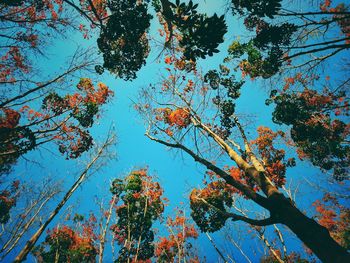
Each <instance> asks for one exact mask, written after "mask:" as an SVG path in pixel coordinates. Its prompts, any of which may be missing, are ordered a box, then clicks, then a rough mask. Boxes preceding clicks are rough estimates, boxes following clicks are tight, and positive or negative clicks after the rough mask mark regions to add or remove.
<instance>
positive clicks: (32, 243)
mask: <svg viewBox="0 0 350 263" xmlns="http://www.w3.org/2000/svg"><path fill="white" fill-rule="evenodd" d="M112 140H113V138H112V139H110V138H108V139H107V140H106V142H105V143H104V144H103V145H102V146H101V148H100V149H99V150H98V152H97V153H96V155H95V156H94V157H93V158H92V160H91V161H90V162H89V163H88V164H87V166H86V168H85V170H84V171H83V172H82V173H81V174H80V176H79V178H78V179H77V180H76V181H75V183H74V184H73V185H72V186H71V188H70V189H69V190H68V191H67V192H66V194H65V195H64V197H63V198H62V200H61V201H60V202H59V204H58V205H57V206H56V208H55V210H53V211H52V212H51V214H50V215H49V217H48V218H47V219H46V221H45V223H44V224H42V225H41V226H40V228H39V229H38V230H37V231H36V232H35V233H34V235H33V236H32V237H31V238H30V239H29V240H28V241H27V243H26V244H25V246H24V247H23V249H22V250H21V251H20V252H19V254H18V255H17V257H16V258H15V260H14V261H13V262H14V263H19V262H22V261H23V260H25V259H26V257H27V255H28V254H29V253H30V251H31V250H32V249H33V247H34V246H35V243H36V242H37V241H38V239H39V238H40V236H41V235H42V233H43V232H44V231H45V229H46V227H47V226H48V225H49V224H50V223H51V221H52V220H53V219H54V218H55V217H56V215H57V214H58V213H59V212H60V210H61V209H62V207H63V206H64V205H65V204H66V203H67V201H68V200H69V198H70V197H71V195H72V194H73V193H74V192H75V190H77V188H78V187H79V186H80V185H81V184H82V182H83V181H84V180H85V178H86V176H87V173H88V171H89V170H90V168H91V167H92V166H93V164H94V163H95V162H96V161H97V160H98V159H99V158H100V157H101V155H102V153H103V151H104V150H105V148H106V147H107V146H108V145H109V144H110V143H111V141H112Z"/></svg>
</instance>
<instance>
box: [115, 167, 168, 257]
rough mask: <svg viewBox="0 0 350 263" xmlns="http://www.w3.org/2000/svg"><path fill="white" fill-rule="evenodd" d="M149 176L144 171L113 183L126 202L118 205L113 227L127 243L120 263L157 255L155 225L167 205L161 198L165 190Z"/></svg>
mask: <svg viewBox="0 0 350 263" xmlns="http://www.w3.org/2000/svg"><path fill="white" fill-rule="evenodd" d="M149 179H150V178H149V177H147V175H145V171H144V170H140V171H134V172H132V173H131V174H129V175H128V176H127V177H126V178H125V179H124V180H120V179H116V180H114V181H113V183H112V186H111V189H110V191H111V192H112V194H114V195H117V196H118V197H119V198H120V200H122V201H123V204H122V205H120V206H119V207H118V208H117V216H118V220H117V223H116V224H115V225H113V226H112V230H113V231H114V233H115V237H116V239H117V241H118V243H119V244H120V245H124V246H123V247H122V248H121V249H120V251H119V255H118V259H117V261H116V262H128V261H129V260H132V259H134V258H135V256H136V255H137V257H138V260H147V259H149V258H151V257H152V256H153V255H154V243H153V241H154V232H153V230H152V225H153V223H154V221H155V220H157V219H158V218H159V216H160V215H161V214H162V212H163V209H164V207H163V203H162V201H161V199H160V196H161V194H162V190H161V189H160V187H159V185H158V183H153V182H151V181H148V180H149ZM156 191H157V192H156ZM125 242H126V243H125ZM125 244H126V245H125Z"/></svg>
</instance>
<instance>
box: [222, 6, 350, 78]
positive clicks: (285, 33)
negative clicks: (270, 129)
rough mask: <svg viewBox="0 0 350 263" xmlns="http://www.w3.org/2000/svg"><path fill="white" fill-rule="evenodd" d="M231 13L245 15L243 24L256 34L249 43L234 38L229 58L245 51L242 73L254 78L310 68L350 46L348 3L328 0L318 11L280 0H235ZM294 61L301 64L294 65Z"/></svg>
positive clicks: (237, 56) (241, 54) (344, 51)
mask: <svg viewBox="0 0 350 263" xmlns="http://www.w3.org/2000/svg"><path fill="white" fill-rule="evenodd" d="M232 12H233V14H239V15H242V16H243V17H244V25H245V27H246V28H247V30H249V31H251V32H252V34H253V36H252V37H251V39H250V40H249V41H248V42H246V43H241V42H239V41H234V42H233V43H232V45H231V46H230V49H229V53H230V56H229V58H228V59H236V58H241V57H242V56H243V55H244V54H246V55H247V58H243V59H240V61H239V67H240V68H241V70H242V74H244V75H250V76H251V77H253V78H254V77H258V76H261V77H263V78H270V77H271V76H273V75H275V74H276V73H278V72H279V71H281V70H282V69H286V68H288V67H289V66H290V68H298V69H299V70H302V69H303V70H310V69H313V68H315V67H316V66H318V65H319V64H320V63H322V62H324V61H325V60H327V59H330V58H332V57H333V56H335V55H336V54H338V53H343V54H345V53H346V51H347V50H348V49H349V48H350V45H349V32H350V31H349V17H350V13H349V7H348V6H347V5H346V4H345V3H337V4H333V3H332V1H328V0H327V1H324V2H323V3H321V4H320V9H319V10H316V11H314V10H309V9H307V11H306V12H299V11H294V10H289V9H288V7H287V6H286V7H285V6H283V3H282V1H281V0H276V1H269V3H266V2H265V1H260V0H257V1H236V0H232ZM292 18H293V19H292ZM330 27H331V28H332V30H329V28H330ZM334 27H337V28H335V29H334ZM254 31H255V32H254ZM254 33H255V34H254ZM309 56H310V57H309ZM302 57H303V59H301V58H302ZM292 60H295V61H296V63H300V64H299V65H298V64H296V65H292Z"/></svg>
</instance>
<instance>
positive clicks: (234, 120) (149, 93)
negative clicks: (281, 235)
mask: <svg viewBox="0 0 350 263" xmlns="http://www.w3.org/2000/svg"><path fill="white" fill-rule="evenodd" d="M175 59H176V58H174V60H175ZM171 64H172V63H171ZM216 77H217V76H216ZM219 77H220V78H219V81H220V82H219V87H218V86H217V85H216V82H215V81H213V78H209V77H208V78H207V81H208V82H209V83H208V84H207V83H205V79H206V78H203V77H201V75H200V73H199V72H197V71H194V72H191V73H189V74H187V75H185V74H184V72H183V71H181V69H179V67H178V66H177V65H176V64H174V66H173V68H172V69H169V75H168V77H166V78H164V79H163V82H162V84H161V85H162V86H163V88H160V87H159V88H157V87H154V88H152V89H148V90H143V92H142V98H143V101H142V102H141V103H140V104H139V105H138V106H137V109H138V110H139V112H140V113H141V114H142V116H143V117H144V119H145V121H146V124H147V126H148V128H147V132H146V136H148V137H149V138H150V139H151V140H153V141H155V142H158V143H161V144H163V145H165V146H167V147H170V148H174V149H178V150H180V151H183V152H185V153H187V154H188V155H189V156H191V157H192V158H193V159H194V161H196V162H198V163H200V164H202V165H203V166H204V167H206V168H207V169H208V170H209V171H210V172H212V173H213V177H214V178H213V179H215V178H216V177H217V178H218V179H216V180H217V182H214V183H212V184H213V185H208V187H209V186H210V187H214V189H216V190H215V191H209V192H208V193H206V194H204V192H203V193H202V192H196V191H195V192H192V194H191V206H192V209H193V213H194V214H193V215H194V220H195V221H196V223H197V224H199V226H200V227H201V228H202V231H216V230H218V229H220V228H221V227H222V226H223V225H224V223H225V221H226V220H228V219H230V220H233V221H244V222H246V223H248V224H251V225H255V226H268V225H273V224H276V223H281V224H284V225H286V226H287V227H288V228H289V229H291V230H292V231H293V232H294V233H295V234H296V235H297V236H298V238H299V239H301V240H302V241H303V242H304V244H306V245H307V246H308V247H309V248H310V249H311V250H312V251H313V252H314V253H315V254H316V255H317V256H318V257H319V258H320V259H321V260H323V261H326V262H331V261H337V262H342V261H344V260H346V259H348V258H349V254H348V253H347V252H346V250H345V249H344V248H343V247H341V246H340V245H339V244H338V243H337V242H336V241H334V240H333V239H332V238H331V236H330V234H329V232H328V231H327V229H325V228H324V227H322V226H321V225H319V224H318V223H317V222H316V221H314V220H313V219H310V218H308V217H307V216H306V215H305V214H303V213H302V212H301V211H300V210H299V209H298V208H297V207H296V205H295V204H294V203H293V202H292V201H291V200H290V199H289V198H288V197H286V196H285V195H284V194H283V192H281V190H280V188H281V187H282V186H283V185H284V183H285V178H284V177H285V171H286V169H287V167H288V166H292V165H294V161H293V160H292V159H288V158H286V156H285V151H284V150H283V149H278V148H277V147H276V146H275V139H276V137H277V136H282V137H283V136H284V133H282V132H277V133H276V132H273V131H272V130H271V129H269V128H263V127H262V128H260V136H259V137H258V138H257V139H256V140H255V141H253V142H249V140H248V138H247V135H246V132H245V130H244V128H243V126H242V125H241V123H240V122H239V119H238V117H237V114H236V113H235V107H234V102H233V99H236V98H237V97H239V88H240V87H241V83H240V82H237V81H235V79H234V77H233V76H230V71H229V70H228V68H227V67H225V66H221V75H220V76H219ZM213 83H215V85H213ZM210 85H213V86H212V89H213V91H211V90H209V86H210ZM217 94H218V95H221V96H218V95H217ZM164 105H165V106H166V108H159V107H164ZM180 112H181V114H179V113H180ZM233 128H234V129H235V130H236V134H238V135H236V136H235V138H233V136H231V134H232V132H233ZM191 134H193V138H191V137H190V135H191ZM238 136H239V137H238ZM240 144H242V145H243V147H241V146H240ZM215 147H216V148H215ZM255 147H256V148H255ZM206 149H210V151H209V153H208V152H207V151H205V150H206ZM215 149H216V150H217V151H219V155H216V156H219V157H220V158H219V159H218V160H215V162H214V161H213V160H212V159H210V158H211V156H212V155H210V153H211V154H215ZM230 161H231V162H233V164H234V165H235V166H231V167H230V166H229V168H226V169H225V168H224V165H227V163H229V162H230ZM220 165H222V166H221V167H220ZM226 167H227V166H226ZM216 180H215V181H216ZM232 195H240V196H242V197H243V198H246V199H249V200H251V201H253V202H254V203H255V204H256V205H257V206H259V207H260V208H263V209H265V210H267V211H268V212H269V214H270V216H269V217H268V218H263V219H253V218H249V217H245V216H242V215H239V214H236V213H231V212H229V211H227V210H229V208H230V202H231V201H230V200H231V198H232ZM198 198H199V200H201V202H200V201H198ZM203 200H204V201H203ZM325 247H327V251H326V250H325Z"/></svg>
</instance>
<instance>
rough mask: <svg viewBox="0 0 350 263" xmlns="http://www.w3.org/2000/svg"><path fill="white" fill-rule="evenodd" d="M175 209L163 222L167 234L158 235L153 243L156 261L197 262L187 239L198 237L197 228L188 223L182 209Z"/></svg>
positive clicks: (196, 257)
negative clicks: (173, 213)
mask: <svg viewBox="0 0 350 263" xmlns="http://www.w3.org/2000/svg"><path fill="white" fill-rule="evenodd" d="M176 211H177V212H176V214H175V217H174V218H171V217H168V219H167V220H166V223H165V225H166V228H167V229H168V232H169V236H167V237H160V238H159V241H158V242H157V243H156V245H155V246H156V249H155V257H156V259H157V262H192V263H195V262H199V259H198V256H196V253H195V251H193V248H192V244H191V242H190V241H189V240H190V239H196V238H197V237H198V233H197V230H196V229H195V227H194V225H193V224H190V223H189V219H188V218H186V214H185V211H184V210H181V209H178V208H177V209H176Z"/></svg>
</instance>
